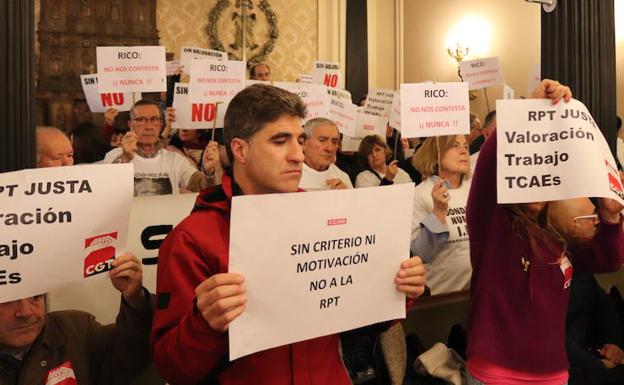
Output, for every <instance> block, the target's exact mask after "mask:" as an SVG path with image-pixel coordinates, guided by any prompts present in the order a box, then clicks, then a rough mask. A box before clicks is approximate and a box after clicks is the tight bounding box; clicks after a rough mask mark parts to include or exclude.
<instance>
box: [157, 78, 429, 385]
mask: <svg viewBox="0 0 624 385" xmlns="http://www.w3.org/2000/svg"><path fill="white" fill-rule="evenodd" d="M304 116H305V106H304V104H303V102H302V101H301V99H300V98H299V97H298V96H297V95H295V94H292V93H290V92H288V91H285V90H282V89H279V88H276V87H273V86H268V85H261V84H256V85H253V86H250V87H247V88H246V89H244V90H243V91H241V92H239V93H238V94H237V95H236V96H235V97H234V99H232V101H231V102H230V105H229V107H228V110H227V112H226V115H225V123H224V135H225V142H226V143H227V144H228V145H227V151H228V156H229V158H230V160H231V161H232V176H229V175H224V176H223V180H222V185H220V186H216V187H213V188H210V189H207V190H204V191H202V192H201V193H200V195H199V196H198V198H197V202H196V205H195V208H194V210H193V212H192V213H191V215H190V216H189V217H187V218H186V219H185V220H184V221H182V222H181V223H180V224H179V225H178V226H177V227H176V228H175V229H174V230H173V231H172V232H171V233H170V234H169V235H168V237H167V238H166V240H165V241H164V242H163V244H162V246H161V248H160V252H159V261H158V281H157V295H158V305H157V310H156V312H155V314H154V323H153V328H152V348H153V354H154V361H155V363H156V366H157V368H158V370H159V372H160V374H161V375H162V377H163V378H164V379H165V380H167V381H169V382H170V383H172V384H174V385H179V384H198V383H201V384H209V383H220V384H271V385H282V384H284V385H285V384H323V385H334V384H335V385H342V384H344V385H347V384H351V381H350V380H349V376H348V374H347V371H346V369H345V367H344V364H343V362H342V359H341V357H340V353H339V347H338V344H339V338H338V335H329V336H324V337H320V338H314V339H311V340H307V341H302V342H298V343H294V344H290V345H285V346H280V347H277V348H273V349H269V350H265V351H262V352H258V353H255V354H251V355H249V356H245V357H242V358H240V359H237V360H235V361H232V362H228V361H227V360H228V357H227V356H228V353H227V350H228V345H227V334H226V332H227V330H228V325H229V324H230V322H232V320H234V319H235V318H236V317H238V316H239V315H241V313H242V312H243V311H244V310H245V303H246V300H247V297H246V293H245V285H244V277H243V276H241V275H239V274H234V273H228V257H229V256H228V248H229V225H230V207H231V199H232V196H233V195H242V194H248V195H250V194H268V193H283V192H294V191H297V189H298V188H297V186H298V185H299V179H300V178H301V168H302V164H303V160H304V156H303V152H302V148H301V145H302V143H303V140H304V132H303V129H302V126H301V119H303V117H304ZM267 268H270V267H267ZM396 285H397V290H399V291H400V292H403V293H406V295H407V296H408V297H410V298H415V297H417V296H419V295H420V294H422V292H423V290H424V268H423V266H422V262H421V261H420V258H418V257H413V258H410V259H407V260H405V261H403V263H402V264H401V267H400V270H399V272H398V273H397V277H396Z"/></svg>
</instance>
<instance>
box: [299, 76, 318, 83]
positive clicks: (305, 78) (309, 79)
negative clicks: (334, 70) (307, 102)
mask: <svg viewBox="0 0 624 385" xmlns="http://www.w3.org/2000/svg"><path fill="white" fill-rule="evenodd" d="M297 81H298V82H299V83H308V84H310V83H312V82H314V76H312V74H301V75H299V77H298V78H297Z"/></svg>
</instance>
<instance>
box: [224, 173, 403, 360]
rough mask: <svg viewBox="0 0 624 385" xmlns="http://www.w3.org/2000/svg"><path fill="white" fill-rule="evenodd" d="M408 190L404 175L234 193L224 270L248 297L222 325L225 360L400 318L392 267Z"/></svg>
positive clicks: (397, 258) (398, 256) (399, 252)
mask: <svg viewBox="0 0 624 385" xmlns="http://www.w3.org/2000/svg"><path fill="white" fill-rule="evenodd" d="M413 198H414V188H413V186H410V185H407V184H404V185H396V186H385V187H380V188H368V189H352V190H340V191H338V190H336V191H316V192H306V193H291V194H267V195H249V196H241V197H235V198H234V199H233V202H232V214H231V228H230V265H229V271H231V272H237V273H241V274H242V275H243V276H244V277H245V286H246V289H247V290H246V292H247V298H248V300H247V304H246V309H245V311H244V312H243V313H242V314H241V315H240V316H239V317H238V318H237V319H235V320H234V321H233V322H232V323H231V324H230V327H229V333H228V334H229V352H230V359H236V358H238V357H242V356H245V355H247V354H251V353H254V352H257V351H260V350H264V349H269V348H273V347H276V346H281V345H285V344H289V343H293V342H297V341H303V340H306V339H310V338H316V337H319V336H323V335H327V334H332V333H338V332H341V331H344V330H349V329H353V328H356V327H360V326H364V325H369V324H372V323H376V322H381V321H385V320H389V319H397V318H403V317H405V295H403V294H401V293H399V292H398V291H397V290H396V286H395V276H396V274H397V272H398V270H399V266H400V263H401V261H402V260H405V259H407V258H409V242H410V234H411V230H410V229H411V217H412V205H413ZM318 202H323V204H322V205H319V204H318ZM388 223H392V224H393V226H388V225H387V224H388ZM259 228H263V229H270V231H265V232H262V234H260V233H258V231H257V229H259Z"/></svg>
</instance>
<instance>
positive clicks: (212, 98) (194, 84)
mask: <svg viewBox="0 0 624 385" xmlns="http://www.w3.org/2000/svg"><path fill="white" fill-rule="evenodd" d="M243 88H245V62H244V61H218V60H208V59H193V60H191V80H190V84H189V96H190V97H189V102H190V103H191V104H194V105H195V104H196V105H202V106H203V107H202V111H201V112H202V114H203V115H204V121H206V122H209V124H210V127H212V126H213V124H215V127H223V118H224V117H225V111H226V110H227V106H228V104H229V103H230V100H232V98H233V97H234V96H235V95H236V94H237V93H238V92H239V91H241V90H242V89H243ZM208 118H209V119H210V120H206V119H208ZM215 119H216V123H215V122H214V120H215Z"/></svg>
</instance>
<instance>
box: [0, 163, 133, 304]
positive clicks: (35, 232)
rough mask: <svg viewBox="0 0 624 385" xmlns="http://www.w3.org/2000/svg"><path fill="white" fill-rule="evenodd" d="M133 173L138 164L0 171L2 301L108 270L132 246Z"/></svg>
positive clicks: (0, 293)
mask: <svg viewBox="0 0 624 385" xmlns="http://www.w3.org/2000/svg"><path fill="white" fill-rule="evenodd" d="M132 175H133V167H132V164H123V165H122V164H116V165H85V166H82V165H81V166H75V167H52V168H42V169H34V170H23V171H16V172H10V173H5V174H0V207H2V213H0V226H2V227H3V228H2V231H1V232H0V272H1V274H0V285H7V290H0V303H2V302H6V301H12V300H15V299H19V298H24V297H30V296H33V295H37V294H42V293H45V292H48V291H49V290H51V289H53V288H55V287H59V286H61V285H63V284H66V283H68V282H72V281H85V280H88V281H92V280H93V279H94V278H96V277H101V276H105V275H106V274H105V273H106V272H107V271H108V270H110V269H111V265H110V263H111V261H112V260H113V259H114V258H115V256H116V255H119V254H121V253H122V252H123V251H124V250H125V247H126V237H127V233H128V215H129V210H130V202H131V201H132V194H133V177H132ZM103 273H104V274H103Z"/></svg>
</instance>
